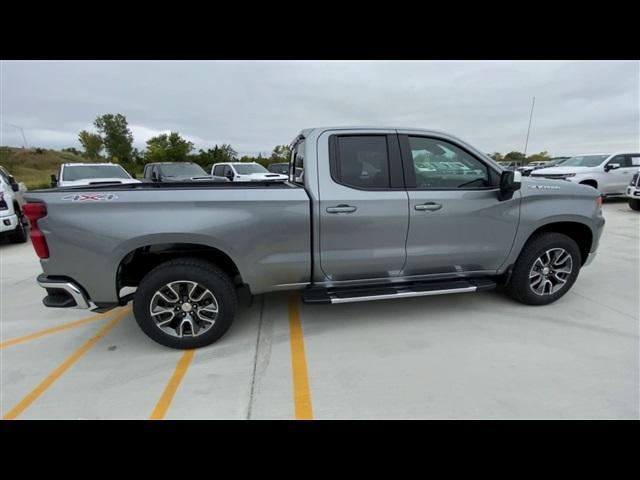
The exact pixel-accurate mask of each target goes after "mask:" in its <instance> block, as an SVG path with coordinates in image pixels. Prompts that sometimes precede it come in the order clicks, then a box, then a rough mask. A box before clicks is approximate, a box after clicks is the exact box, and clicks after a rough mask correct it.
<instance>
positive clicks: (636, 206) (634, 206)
mask: <svg viewBox="0 0 640 480" xmlns="http://www.w3.org/2000/svg"><path fill="white" fill-rule="evenodd" d="M629 208H631V210H636V211H638V210H640V200H637V199H635V198H630V199H629Z"/></svg>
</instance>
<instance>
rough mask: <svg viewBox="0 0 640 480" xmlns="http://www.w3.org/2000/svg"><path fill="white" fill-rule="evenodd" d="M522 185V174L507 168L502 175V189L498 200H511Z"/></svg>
mask: <svg viewBox="0 0 640 480" xmlns="http://www.w3.org/2000/svg"><path fill="white" fill-rule="evenodd" d="M521 186H522V174H521V173H520V172H516V171H513V170H505V171H504V172H502V175H500V191H499V192H498V200H500V201H502V200H509V199H511V198H512V197H513V192H515V191H517V190H520V187H521Z"/></svg>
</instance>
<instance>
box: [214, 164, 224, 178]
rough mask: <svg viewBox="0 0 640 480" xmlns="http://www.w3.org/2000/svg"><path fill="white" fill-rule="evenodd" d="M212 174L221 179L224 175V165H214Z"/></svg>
mask: <svg viewBox="0 0 640 480" xmlns="http://www.w3.org/2000/svg"><path fill="white" fill-rule="evenodd" d="M213 174H214V175H217V176H218V177H222V176H223V175H224V165H216V166H215V167H213Z"/></svg>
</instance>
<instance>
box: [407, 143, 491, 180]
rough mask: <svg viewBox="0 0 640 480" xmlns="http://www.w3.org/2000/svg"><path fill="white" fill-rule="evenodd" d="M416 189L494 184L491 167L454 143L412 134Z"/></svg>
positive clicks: (411, 145)
mask: <svg viewBox="0 0 640 480" xmlns="http://www.w3.org/2000/svg"><path fill="white" fill-rule="evenodd" d="M409 145H410V148H411V157H412V160H413V169H414V172H415V176H416V188H419V189H430V188H431V189H452V188H488V187H491V186H493V185H495V183H496V182H495V181H494V179H493V178H492V176H491V172H490V171H489V167H487V165H485V164H484V163H482V162H481V161H480V160H478V159H477V158H475V157H473V156H472V155H471V154H469V153H467V152H465V151H464V150H462V149H461V148H459V147H457V146H455V145H453V144H452V143H449V142H446V141H444V140H440V139H437V138H428V137H409Z"/></svg>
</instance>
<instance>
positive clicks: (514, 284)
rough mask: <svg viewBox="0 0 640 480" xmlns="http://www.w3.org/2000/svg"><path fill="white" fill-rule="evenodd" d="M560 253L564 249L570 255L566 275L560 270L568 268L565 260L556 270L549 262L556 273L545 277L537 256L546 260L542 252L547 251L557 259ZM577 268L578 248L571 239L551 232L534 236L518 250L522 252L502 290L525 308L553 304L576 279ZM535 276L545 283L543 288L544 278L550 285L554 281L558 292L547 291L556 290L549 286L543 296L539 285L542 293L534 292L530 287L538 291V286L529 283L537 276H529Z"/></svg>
mask: <svg viewBox="0 0 640 480" xmlns="http://www.w3.org/2000/svg"><path fill="white" fill-rule="evenodd" d="M561 250H564V252H566V253H567V254H568V255H569V256H570V262H571V263H570V273H566V272H563V271H562V270H566V269H567V268H566V267H567V265H569V260H566V261H565V263H564V264H562V265H561V266H560V267H555V266H554V265H553V263H554V262H553V261H551V262H550V263H551V265H552V268H553V269H556V270H557V272H552V273H549V272H547V274H548V276H544V275H542V269H541V268H540V267H541V266H542V265H543V264H544V263H543V262H538V260H539V259H541V257H542V258H548V257H546V254H545V252H549V251H550V252H551V253H550V255H551V256H552V257H553V256H554V255H558V257H561V258H560V259H563V258H564V254H561V253H560V251H561ZM556 260H557V258H556ZM536 262H538V263H536ZM534 264H536V265H535V270H536V272H535V273H534V270H533V269H534ZM581 265H582V255H581V253H580V249H579V248H578V245H577V244H576V242H575V241H574V240H573V239H571V238H569V237H568V236H566V235H563V234H561V233H555V232H544V233H540V234H537V235H535V236H534V237H532V238H531V239H529V241H528V242H527V243H526V244H525V246H524V248H523V249H522V252H520V256H519V257H518V259H517V260H516V263H515V265H514V268H513V272H512V274H511V278H510V279H509V282H508V283H507V285H506V287H505V291H506V293H507V295H509V296H510V297H511V298H513V299H514V300H517V301H518V302H520V303H525V304H527V305H547V304H549V303H553V302H555V301H556V300H558V299H559V298H560V297H562V296H563V295H564V294H565V293H567V292H568V291H569V290H570V289H571V286H572V285H573V283H574V282H575V281H576V278H578V272H579V271H580V267H581ZM536 273H537V274H540V280H541V281H542V282H545V283H546V284H547V285H548V283H547V279H548V281H549V282H552V283H553V282H554V281H555V282H557V283H556V285H559V287H558V289H557V290H556V291H553V292H551V288H554V289H555V288H556V287H555V286H554V287H549V288H548V290H550V291H549V292H548V293H547V292H546V290H547V288H545V287H544V286H542V290H544V291H545V293H544V294H540V293H536V291H535V289H534V286H535V287H536V288H537V289H540V285H541V284H540V283H534V286H532V282H534V281H535V282H537V280H538V277H537V276H536V277H532V278H530V275H535V274H536ZM559 276H562V277H563V278H564V283H561V281H560V280H559V279H558V277H559Z"/></svg>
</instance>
